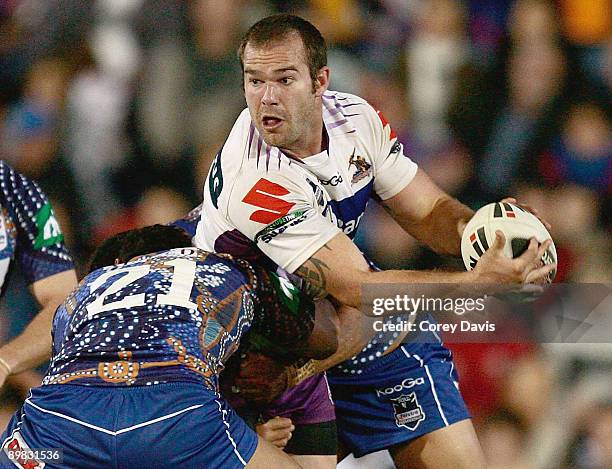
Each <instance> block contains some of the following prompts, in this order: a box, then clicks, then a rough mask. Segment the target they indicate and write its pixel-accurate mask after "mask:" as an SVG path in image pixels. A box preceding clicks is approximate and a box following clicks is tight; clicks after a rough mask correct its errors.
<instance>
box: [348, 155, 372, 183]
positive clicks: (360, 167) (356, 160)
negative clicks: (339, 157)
mask: <svg viewBox="0 0 612 469" xmlns="http://www.w3.org/2000/svg"><path fill="white" fill-rule="evenodd" d="M353 165H354V166H355V168H357V171H355V174H353V179H351V183H352V184H356V183H358V182H359V181H361V180H362V179H363V178H365V177H367V176H369V175H370V168H371V167H372V165H371V164H370V163H368V162H367V161H366V160H365V158H364V157H363V156H359V155H355V148H353V153H352V155H351V157H350V159H349V169H351V166H353Z"/></svg>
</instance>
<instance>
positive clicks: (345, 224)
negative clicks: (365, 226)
mask: <svg viewBox="0 0 612 469" xmlns="http://www.w3.org/2000/svg"><path fill="white" fill-rule="evenodd" d="M361 217H363V213H362V214H361V215H359V216H358V217H357V218H355V219H354V220H348V221H342V220H341V219H339V218H338V220H337V224H338V228H340V229H341V230H342V231H343V232H344V234H347V235H350V234H351V233H352V232H353V231H355V230H356V229H357V227H358V226H359V222H360V221H361Z"/></svg>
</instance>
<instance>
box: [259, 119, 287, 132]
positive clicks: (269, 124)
mask: <svg viewBox="0 0 612 469" xmlns="http://www.w3.org/2000/svg"><path fill="white" fill-rule="evenodd" d="M261 123H262V125H263V128H264V130H267V131H271V130H275V129H277V128H278V127H280V126H281V125H282V123H283V120H282V119H281V118H280V117H276V116H263V117H262V119H261Z"/></svg>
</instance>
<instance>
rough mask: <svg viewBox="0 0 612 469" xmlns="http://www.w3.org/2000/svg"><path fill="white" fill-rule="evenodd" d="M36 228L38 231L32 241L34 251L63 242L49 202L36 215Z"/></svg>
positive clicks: (62, 236)
mask: <svg viewBox="0 0 612 469" xmlns="http://www.w3.org/2000/svg"><path fill="white" fill-rule="evenodd" d="M36 228H37V229H38V235H37V236H36V239H35V240H34V249H42V248H43V247H46V246H52V245H54V244H57V243H61V242H62V241H63V240H64V235H63V234H62V230H60V227H59V223H58V222H57V220H56V219H55V214H54V213H53V209H52V208H51V204H50V203H49V202H47V203H46V204H45V205H43V206H42V208H41V209H40V210H39V211H38V213H37V214H36Z"/></svg>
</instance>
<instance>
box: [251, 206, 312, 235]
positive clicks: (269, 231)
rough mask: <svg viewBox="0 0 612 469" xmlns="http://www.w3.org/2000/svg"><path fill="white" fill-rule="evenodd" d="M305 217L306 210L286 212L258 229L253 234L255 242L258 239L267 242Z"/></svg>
mask: <svg viewBox="0 0 612 469" xmlns="http://www.w3.org/2000/svg"><path fill="white" fill-rule="evenodd" d="M305 219H306V211H304V210H298V211H296V212H292V213H288V214H287V215H284V216H282V217H280V218H279V219H278V220H275V221H274V222H272V223H271V224H269V225H268V226H266V227H265V228H264V229H263V230H261V231H259V232H258V233H257V234H256V235H255V242H256V243H257V242H259V240H261V241H263V242H264V243H269V242H270V241H272V239H273V238H275V237H276V236H278V235H279V234H281V233H284V232H285V231H286V230H287V229H288V228H290V227H292V226H295V225H297V224H298V223H301V222H302V221H304V220H305Z"/></svg>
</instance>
